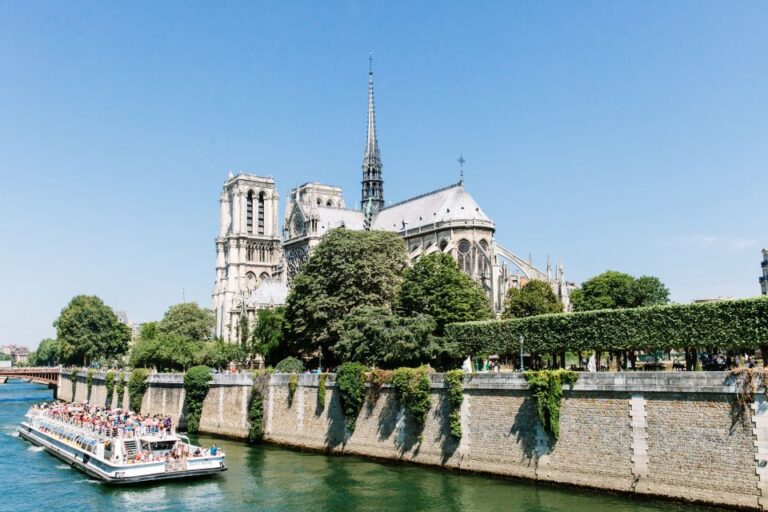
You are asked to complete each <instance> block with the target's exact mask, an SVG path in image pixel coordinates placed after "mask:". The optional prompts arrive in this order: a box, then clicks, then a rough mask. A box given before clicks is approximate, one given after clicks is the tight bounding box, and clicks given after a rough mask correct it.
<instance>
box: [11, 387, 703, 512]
mask: <svg viewBox="0 0 768 512" xmlns="http://www.w3.org/2000/svg"><path fill="white" fill-rule="evenodd" d="M50 399H51V391H49V390H47V389H46V388H45V387H43V386H38V385H35V384H25V383H21V382H17V381H16V382H15V381H10V382H9V383H8V384H5V385H0V429H2V434H3V435H2V436H0V510H2V511H5V510H7V511H27V510H28V511H39V512H48V511H67V512H84V511H145V510H163V511H165V510H168V511H176V510H201V511H203V510H205V511H246V510H248V511H254V510H264V511H285V512H289V511H290V512H295V511H345V510H360V511H374V510H376V511H378V510H386V511H400V510H409V511H410V510H413V511H455V512H473V511H486V510H489V511H495V510H499V511H502V510H503V511H508V512H566V511H567V512H598V511H603V510H606V511H608V510H610V511H614V512H651V511H682V510H686V511H702V510H711V509H701V508H696V507H692V506H688V505H678V504H672V503H667V502H662V501H658V502H650V501H644V500H639V499H633V498H629V497H625V496H619V495H611V494H607V493H603V492H588V491H581V490H574V489H561V488H555V487H552V486H545V485H534V484H530V483H526V482H517V481H512V480H507V479H500V478H492V477H488V476H480V475H469V474H461V473H458V472H450V471H439V470H432V469H427V468H424V467H419V466H412V465H403V464H382V463H379V462H373V461H369V460H364V459H360V458H356V457H347V456H345V457H341V456H327V455H322V454H315V453H300V452H297V451H292V450H288V449H284V448H278V447H272V446H248V445H246V444H243V443H239V442H235V441H225V440H220V439H216V440H214V439H213V438H209V437H205V436H201V437H199V438H198V440H199V441H200V442H201V443H202V444H203V445H205V446H209V445H210V444H211V443H213V442H216V444H217V445H218V446H219V447H220V448H222V449H223V450H224V451H225V452H226V454H227V464H228V465H229V468H230V469H229V471H227V472H226V473H223V474H221V475H218V476H216V477H213V478H210V479H207V480H196V481H191V482H183V483H170V484H168V483H166V484H161V485H144V486H136V487H128V488H123V487H110V486H107V485H104V484H102V483H99V482H96V481H94V480H90V479H88V478H87V477H85V476H84V475H83V474H82V473H80V472H78V471H75V470H73V469H71V468H70V467H68V466H67V465H66V464H64V463H63V462H62V461H60V460H59V459H56V458H54V457H53V456H51V455H49V454H47V453H45V452H43V451H42V450H41V449H40V448H37V447H33V446H32V445H30V444H29V443H27V442H26V441H24V440H23V439H20V438H19V437H18V435H17V434H15V428H16V426H17V425H18V423H19V421H21V419H22V418H23V416H24V413H25V412H26V410H27V409H28V408H29V406H30V405H31V404H32V403H35V402H41V401H45V400H50Z"/></svg>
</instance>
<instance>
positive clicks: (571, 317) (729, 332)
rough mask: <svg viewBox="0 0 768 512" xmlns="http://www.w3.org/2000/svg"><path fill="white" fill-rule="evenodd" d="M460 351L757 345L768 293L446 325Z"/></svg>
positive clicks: (762, 336)
mask: <svg viewBox="0 0 768 512" xmlns="http://www.w3.org/2000/svg"><path fill="white" fill-rule="evenodd" d="M446 335H447V337H448V338H449V341H450V343H451V345H453V346H454V347H455V348H454V350H456V351H457V353H456V354H454V355H455V356H458V357H466V356H467V355H471V354H516V353H517V352H518V351H519V341H518V340H519V337H520V335H522V336H524V339H525V350H526V351H528V352H532V353H547V352H561V351H571V352H578V351H584V350H600V351H617V350H649V351H650V350H670V349H681V348H685V347H693V346H709V347H719V348H723V349H738V350H752V349H755V348H757V347H758V346H759V345H760V344H763V343H766V342H768V298H756V299H743V300H731V301H722V302H712V303H707V304H685V305H670V306H649V307H644V308H634V309H618V310H601V311H588V312H583V313H570V314H553V315H541V316H534V317H529V318H518V319H512V320H502V321H485V322H467V323H461V324H451V325H449V326H447V327H446Z"/></svg>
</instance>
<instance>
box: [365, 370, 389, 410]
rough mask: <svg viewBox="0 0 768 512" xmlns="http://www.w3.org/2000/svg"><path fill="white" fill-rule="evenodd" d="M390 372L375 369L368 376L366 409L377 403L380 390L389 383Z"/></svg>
mask: <svg viewBox="0 0 768 512" xmlns="http://www.w3.org/2000/svg"><path fill="white" fill-rule="evenodd" d="M391 379H392V372H390V371H387V370H382V369H381V368H376V369H375V370H373V371H372V372H371V373H370V375H369V376H368V404H369V405H368V407H373V406H374V405H376V402H378V401H379V396H381V388H382V387H383V386H384V384H386V383H388V382H390V380H391Z"/></svg>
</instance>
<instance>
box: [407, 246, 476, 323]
mask: <svg viewBox="0 0 768 512" xmlns="http://www.w3.org/2000/svg"><path fill="white" fill-rule="evenodd" d="M395 312H396V313H397V314H398V315H403V316H416V315H419V314H426V315H429V316H431V317H432V318H434V319H435V322H436V323H437V324H436V326H435V331H434V334H435V335H437V336H442V335H443V330H444V328H445V325H446V324H449V323H453V322H466V321H470V320H483V319H486V318H490V317H491V305H490V301H489V300H488V296H487V295H486V294H485V292H484V291H483V289H482V288H481V287H480V285H478V284H477V283H475V282H474V281H473V280H472V278H470V277H469V276H468V275H466V274H465V273H464V272H462V271H461V270H460V269H459V267H458V265H457V263H456V261H455V260H454V259H453V258H451V257H450V256H449V255H447V254H444V253H434V254H430V255H427V256H424V257H422V258H420V259H419V260H418V261H417V262H416V263H415V264H414V265H413V267H411V268H409V269H408V270H407V271H406V273H405V281H404V282H403V286H402V288H401V289H400V292H399V294H398V296H397V303H396V306H395Z"/></svg>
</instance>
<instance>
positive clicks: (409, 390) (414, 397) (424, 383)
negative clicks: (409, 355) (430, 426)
mask: <svg viewBox="0 0 768 512" xmlns="http://www.w3.org/2000/svg"><path fill="white" fill-rule="evenodd" d="M391 380H392V386H393V387H394V388H395V393H396V394H397V399H398V401H399V402H400V403H401V404H402V405H403V406H405V408H406V410H407V411H408V412H409V413H410V414H411V417H413V419H414V420H415V421H416V425H417V426H418V428H419V429H421V428H423V427H424V423H425V422H426V421H427V413H429V408H430V406H431V402H430V399H429V389H430V384H429V376H428V375H427V370H426V368H425V367H423V366H422V367H419V368H398V369H397V370H395V371H393V372H392V379H391Z"/></svg>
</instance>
